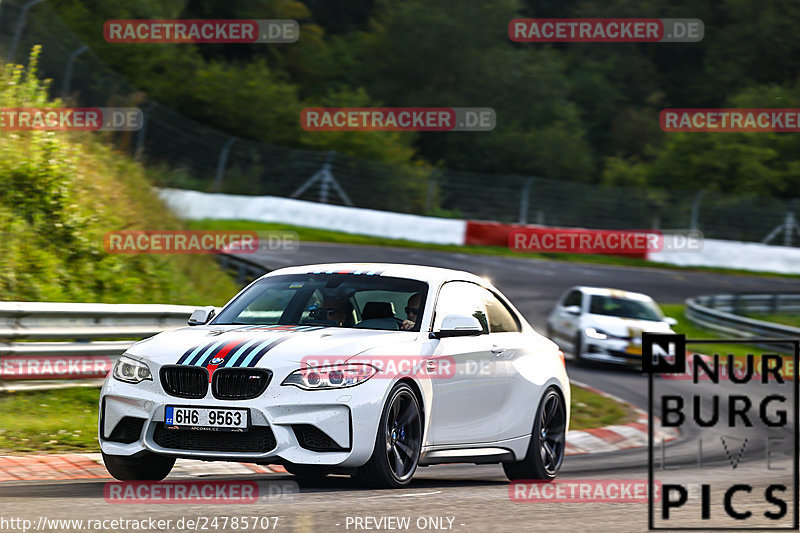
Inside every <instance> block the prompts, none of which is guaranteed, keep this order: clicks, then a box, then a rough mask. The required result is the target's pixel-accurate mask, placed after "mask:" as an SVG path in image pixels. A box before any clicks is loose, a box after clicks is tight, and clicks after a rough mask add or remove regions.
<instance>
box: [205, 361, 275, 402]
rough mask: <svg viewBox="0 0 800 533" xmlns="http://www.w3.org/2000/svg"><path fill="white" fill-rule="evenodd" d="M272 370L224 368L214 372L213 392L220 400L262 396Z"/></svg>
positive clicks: (270, 377) (247, 398)
mask: <svg viewBox="0 0 800 533" xmlns="http://www.w3.org/2000/svg"><path fill="white" fill-rule="evenodd" d="M271 379H272V372H270V371H269V370H262V369H259V368H222V369H219V370H217V371H215V372H214V377H213V383H212V384H211V392H212V393H213V394H214V397H215V398H217V399H220V400H249V399H251V398H257V397H258V396H260V395H261V394H262V393H263V392H264V391H265V390H266V389H267V385H269V382H270V380H271Z"/></svg>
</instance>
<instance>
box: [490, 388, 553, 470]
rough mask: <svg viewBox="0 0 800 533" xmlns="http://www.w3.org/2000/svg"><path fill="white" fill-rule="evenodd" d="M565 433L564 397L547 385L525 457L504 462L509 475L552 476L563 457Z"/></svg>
mask: <svg viewBox="0 0 800 533" xmlns="http://www.w3.org/2000/svg"><path fill="white" fill-rule="evenodd" d="M566 433H567V411H566V406H565V405H564V399H563V398H562V397H561V394H559V393H558V391H557V390H556V389H555V388H553V387H550V388H549V389H547V391H546V392H545V393H544V396H542V399H541V401H540V402H539V408H538V409H537V410H536V419H535V421H534V423H533V433H531V440H530V443H529V444H528V451H527V452H526V454H525V459H523V460H522V461H519V462H516V463H503V470H504V471H505V473H506V476H508V479H510V480H511V481H514V480H517V479H539V480H544V481H552V480H554V479H555V477H556V475H558V471H559V470H560V469H561V463H562V462H563V461H564V447H565V443H566Z"/></svg>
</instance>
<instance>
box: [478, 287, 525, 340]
mask: <svg viewBox="0 0 800 533" xmlns="http://www.w3.org/2000/svg"><path fill="white" fill-rule="evenodd" d="M481 297H482V299H483V305H484V307H486V315H487V316H488V318H489V331H490V332H492V333H504V332H508V331H520V325H519V322H518V321H517V318H516V317H515V316H514V314H513V313H512V312H511V311H510V310H509V309H508V307H506V305H505V304H504V303H503V302H501V301H500V299H499V298H498V297H497V296H495V295H494V294H492V293H491V291H488V290H487V289H481Z"/></svg>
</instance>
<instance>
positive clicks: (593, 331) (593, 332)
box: [583, 328, 617, 341]
mask: <svg viewBox="0 0 800 533" xmlns="http://www.w3.org/2000/svg"><path fill="white" fill-rule="evenodd" d="M583 331H584V333H586V336H587V337H589V338H590V339H597V340H600V341H604V340H606V339H615V338H617V337H615V336H614V335H609V334H608V333H606V332H605V331H603V330H602V329H599V328H586V329H585V330H583Z"/></svg>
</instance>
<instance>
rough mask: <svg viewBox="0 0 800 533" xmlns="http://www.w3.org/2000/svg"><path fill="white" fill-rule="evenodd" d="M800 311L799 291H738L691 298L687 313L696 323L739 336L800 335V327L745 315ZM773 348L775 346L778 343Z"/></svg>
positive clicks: (792, 336) (687, 316)
mask: <svg viewBox="0 0 800 533" xmlns="http://www.w3.org/2000/svg"><path fill="white" fill-rule="evenodd" d="M798 312H800V293H783V294H779V293H774V294H763V293H761V294H755V293H737V294H715V295H709V296H696V297H694V298H689V299H687V300H686V313H685V314H686V318H688V319H689V320H690V321H691V322H692V323H694V324H695V325H697V326H700V327H703V328H706V329H710V330H713V331H716V332H719V333H721V334H723V335H728V336H732V337H736V338H791V339H798V338H800V328H796V327H792V326H788V325H784V324H776V323H774V322H767V321H764V320H757V319H754V318H749V317H747V316H742V315H743V314H745V313H798ZM771 349H773V350H774V349H775V345H772V346H771ZM787 351H789V347H788V346H787Z"/></svg>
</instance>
